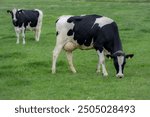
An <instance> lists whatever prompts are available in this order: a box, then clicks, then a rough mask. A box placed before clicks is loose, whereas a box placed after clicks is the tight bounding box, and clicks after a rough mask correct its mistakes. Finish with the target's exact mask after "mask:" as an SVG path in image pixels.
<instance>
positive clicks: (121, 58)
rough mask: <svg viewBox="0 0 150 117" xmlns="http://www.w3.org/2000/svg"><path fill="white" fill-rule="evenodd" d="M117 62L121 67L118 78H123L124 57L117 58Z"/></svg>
mask: <svg viewBox="0 0 150 117" xmlns="http://www.w3.org/2000/svg"><path fill="white" fill-rule="evenodd" d="M117 60H118V65H119V72H118V74H117V75H116V76H117V77H123V73H122V64H123V61H124V56H117Z"/></svg>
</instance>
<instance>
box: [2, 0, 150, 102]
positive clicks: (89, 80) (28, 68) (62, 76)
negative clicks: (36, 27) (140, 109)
mask: <svg viewBox="0 0 150 117" xmlns="http://www.w3.org/2000/svg"><path fill="white" fill-rule="evenodd" d="M13 8H24V9H34V8H38V9H41V10H43V13H44V19H43V27H42V33H41V39H40V41H39V42H36V41H35V40H34V34H33V32H26V45H23V44H22V40H21V39H20V42H21V43H20V44H19V45H17V44H16V36H15V32H14V29H13V25H12V23H11V17H10V15H9V14H7V12H6V11H7V10H8V9H13ZM68 14H72V15H80V14H99V15H104V16H107V17H110V18H112V19H114V20H115V21H116V22H117V24H118V27H119V31H120V37H121V40H122V44H123V48H124V51H125V52H126V53H134V55H135V56H134V57H133V59H130V60H128V61H127V64H126V66H125V71H124V73H125V77H124V78H122V79H118V78H116V77H115V68H114V66H113V63H112V60H108V59H106V68H107V71H108V73H109V76H108V77H107V78H104V77H103V76H102V75H101V74H96V66H97V62H98V56H97V53H96V51H95V50H88V51H81V50H76V51H74V52H73V53H74V65H75V67H76V70H77V73H76V74H72V73H71V72H70V71H69V68H68V63H67V60H66V56H65V52H64V51H62V52H61V54H60V56H59V58H58V62H57V73H56V74H54V75H53V74H51V64H52V51H53V48H54V46H55V40H56V36H55V21H56V19H57V18H58V17H59V16H60V15H68ZM0 99H1V100H3V99H14V100H17V99H18V100H20V99H21V100H22V99H27V100H30V99H39V100H40V99H44V100H45V99H46V100H47V99H50V100H56V99H58V100H60V99H62V100H66V99H67V100H69V99H71V100H72V99H75V100H90V99H91V100H107V99H114V100H118V99H119V100H121V99H123V100H134V99H135V100H141V99H143V100H146V99H150V1H149V0H1V1H0Z"/></svg>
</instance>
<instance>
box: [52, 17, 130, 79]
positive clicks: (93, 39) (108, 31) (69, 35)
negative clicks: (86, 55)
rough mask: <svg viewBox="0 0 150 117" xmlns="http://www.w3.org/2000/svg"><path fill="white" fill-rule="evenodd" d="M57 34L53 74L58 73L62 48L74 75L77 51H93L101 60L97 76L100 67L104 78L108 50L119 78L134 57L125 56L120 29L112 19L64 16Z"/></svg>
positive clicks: (57, 27)
mask: <svg viewBox="0 0 150 117" xmlns="http://www.w3.org/2000/svg"><path fill="white" fill-rule="evenodd" d="M56 31H57V32H56V35H57V40H56V46H55V48H54V50H53V63H52V73H55V72H56V61H57V58H58V55H59V53H60V51H61V50H62V48H63V49H64V50H65V51H66V55H67V59H68V62H69V66H70V69H71V71H72V72H73V73H76V70H75V68H74V66H73V61H72V51H73V50H75V49H76V48H79V49H81V50H84V49H85V50H86V49H93V48H94V49H95V50H96V51H97V54H98V57H99V59H98V65H97V72H100V65H101V66H102V74H103V75H104V76H107V75H108V73H107V70H106V68H105V57H104V50H107V51H108V52H109V53H110V55H107V56H109V57H111V58H113V61H114V66H115V69H116V72H117V73H116V76H117V77H120V78H121V77H123V76H124V74H123V70H124V65H125V63H126V58H129V57H133V54H128V55H125V53H124V52H123V49H122V44H121V40H120V37H119V32H118V27H117V24H116V23H115V22H114V21H113V20H112V19H110V18H108V17H104V16H99V15H85V16H61V17H59V19H58V20H57V21H56ZM91 57H92V56H91Z"/></svg>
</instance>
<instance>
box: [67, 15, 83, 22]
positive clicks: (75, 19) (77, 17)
mask: <svg viewBox="0 0 150 117" xmlns="http://www.w3.org/2000/svg"><path fill="white" fill-rule="evenodd" d="M82 19H83V17H82V16H73V17H70V18H69V19H68V20H67V22H68V23H72V22H74V21H76V22H77V21H81V20H82Z"/></svg>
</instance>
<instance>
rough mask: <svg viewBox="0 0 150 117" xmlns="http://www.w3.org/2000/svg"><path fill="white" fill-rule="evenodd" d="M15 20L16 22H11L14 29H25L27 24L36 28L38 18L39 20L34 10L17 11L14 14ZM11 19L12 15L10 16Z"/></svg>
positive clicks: (37, 13)
mask: <svg viewBox="0 0 150 117" xmlns="http://www.w3.org/2000/svg"><path fill="white" fill-rule="evenodd" d="M15 15H16V19H17V21H13V24H14V26H16V27H22V26H23V25H24V27H25V28H26V27H27V26H28V24H29V25H30V26H31V27H36V26H37V22H38V18H39V12H38V11H36V10H18V11H17V12H16V14H15ZM12 19H13V14H12Z"/></svg>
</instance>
